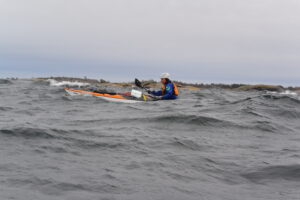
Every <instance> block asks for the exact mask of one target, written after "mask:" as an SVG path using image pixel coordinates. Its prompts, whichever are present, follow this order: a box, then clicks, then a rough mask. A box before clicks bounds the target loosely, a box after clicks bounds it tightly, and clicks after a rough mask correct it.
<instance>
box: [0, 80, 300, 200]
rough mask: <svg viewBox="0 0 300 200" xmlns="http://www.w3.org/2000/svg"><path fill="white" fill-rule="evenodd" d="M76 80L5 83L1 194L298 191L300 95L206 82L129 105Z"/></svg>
mask: <svg viewBox="0 0 300 200" xmlns="http://www.w3.org/2000/svg"><path fill="white" fill-rule="evenodd" d="M72 84H73V86H74V87H84V86H85V85H82V83H77V82H57V81H54V80H53V81H51V80H50V81H34V82H32V81H21V80H20V81H18V80H16V81H13V84H9V83H8V84H7V85H2V87H1V88H0V94H5V95H2V96H1V98H0V152H1V162H0V175H1V181H0V188H1V189H0V191H1V192H0V199H17V200H18V199H39V200H44V199H45V200H46V199H116V200H117V199H132V200H135V199H155V200H156V199H187V200H198V199H211V200H212V199H239V198H241V197H242V198H243V199H246V200H250V199H251V200H256V199H257V200H258V199H259V200H261V199H298V198H299V195H300V192H299V183H298V182H299V181H300V175H299V171H300V170H299V169H300V168H299V165H298V163H299V155H300V149H299V141H300V135H299V133H300V125H299V119H300V107H299V99H298V98H299V95H296V94H294V93H289V92H285V93H278V92H277V93H276V92H274V93H269V92H265V91H251V92H241V91H233V90H215V89H212V90H209V89H207V90H199V91H192V92H189V91H184V92H183V93H181V95H182V96H181V97H180V99H178V100H176V101H157V102H145V103H141V104H135V105H127V104H116V103H108V102H105V101H100V100H99V99H98V98H87V97H84V96H68V95H66V93H65V91H64V89H63V87H60V86H66V85H68V86H71V85H72ZM53 86H55V87H53ZM56 86H58V87H56ZM87 87H91V88H92V87H93V86H87ZM113 89H114V90H116V91H117V92H118V90H121V91H123V90H124V91H125V90H127V89H128V90H129V89H130V88H122V89H121V88H113ZM274 163H275V164H274ZM216 188H218V189H217V190H216ZM228 191H231V192H228ZM286 191H288V192H286Z"/></svg>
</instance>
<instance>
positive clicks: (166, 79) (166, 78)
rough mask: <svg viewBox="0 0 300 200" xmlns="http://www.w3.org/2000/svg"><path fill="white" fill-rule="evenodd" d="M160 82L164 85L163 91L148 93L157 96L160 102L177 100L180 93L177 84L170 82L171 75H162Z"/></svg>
mask: <svg viewBox="0 0 300 200" xmlns="http://www.w3.org/2000/svg"><path fill="white" fill-rule="evenodd" d="M160 82H161V83H162V87H161V90H159V91H148V93H149V94H152V95H154V96H157V99H160V100H169V99H176V98H177V96H178V94H179V92H178V89H177V86H176V84H175V83H173V82H172V81H171V80H170V74H169V73H162V74H161V76H160Z"/></svg>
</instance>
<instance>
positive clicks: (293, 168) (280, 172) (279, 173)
mask: <svg viewBox="0 0 300 200" xmlns="http://www.w3.org/2000/svg"><path fill="white" fill-rule="evenodd" d="M242 176H243V177H245V178H247V179H248V180H250V181H253V182H255V183H261V182H265V181H269V182H271V181H274V180H287V181H297V182H298V181H300V165H297V164H293V165H286V166H285V165H278V166H276V165H274V166H270V167H264V168H261V169H258V170H256V171H252V172H248V173H244V174H242Z"/></svg>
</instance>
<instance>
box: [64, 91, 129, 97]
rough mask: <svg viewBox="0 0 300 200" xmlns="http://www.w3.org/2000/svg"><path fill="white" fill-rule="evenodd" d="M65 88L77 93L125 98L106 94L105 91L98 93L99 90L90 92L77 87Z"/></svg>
mask: <svg viewBox="0 0 300 200" xmlns="http://www.w3.org/2000/svg"><path fill="white" fill-rule="evenodd" d="M65 90H69V91H73V92H78V93H87V94H91V95H95V96H103V97H110V98H117V99H126V98H125V97H123V96H121V95H118V94H107V93H99V92H91V91H86V90H77V89H72V88H65Z"/></svg>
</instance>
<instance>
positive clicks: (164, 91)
mask: <svg viewBox="0 0 300 200" xmlns="http://www.w3.org/2000/svg"><path fill="white" fill-rule="evenodd" d="M171 83H172V85H173V95H175V96H178V95H179V91H178V88H177V86H176V84H175V83H173V82H171ZM161 92H162V95H165V93H166V85H165V84H162V86H161Z"/></svg>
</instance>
